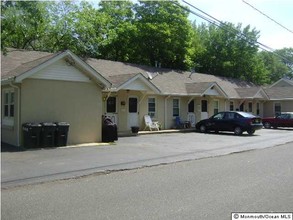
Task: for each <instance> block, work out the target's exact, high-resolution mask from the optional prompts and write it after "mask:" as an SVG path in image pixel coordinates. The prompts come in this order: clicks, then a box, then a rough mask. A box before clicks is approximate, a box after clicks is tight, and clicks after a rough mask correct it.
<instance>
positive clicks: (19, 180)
mask: <svg viewBox="0 0 293 220" xmlns="http://www.w3.org/2000/svg"><path fill="white" fill-rule="evenodd" d="M292 132H293V130H292V129H277V130H273V129H269V130H267V129H262V130H260V131H257V132H256V133H255V135H253V136H248V135H247V134H246V135H242V136H235V135H233V134H232V133H223V134H214V133H211V134H201V133H194V132H191V133H171V134H158V135H141V136H136V137H125V138H119V140H118V141H117V142H116V143H115V144H113V145H105V146H90V147H74V146H73V148H72V147H65V148H55V149H54V148H49V149H38V150H28V151H24V152H2V154H1V160H2V161H1V165H2V167H1V183H2V186H1V187H2V188H7V187H13V186H19V185H24V184H32V183H40V182H46V181H52V180H58V179H64V178H74V177H77V176H83V175H89V174H92V173H96V172H108V171H113V170H125V169H135V168H138V167H145V166H154V165H159V164H166V163H174V162H178V161H186V160H194V159H201V158H207V157H214V156H219V155H227V154H230V153H233V152H241V151H247V150H251V149H262V148H268V147H273V146H277V145H280V144H284V143H288V142H292V141H293V135H292V134H293V133H292Z"/></svg>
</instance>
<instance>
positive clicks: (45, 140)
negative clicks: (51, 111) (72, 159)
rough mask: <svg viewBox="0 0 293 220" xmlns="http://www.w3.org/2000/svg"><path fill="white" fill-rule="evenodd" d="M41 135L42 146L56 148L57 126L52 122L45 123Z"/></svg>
mask: <svg viewBox="0 0 293 220" xmlns="http://www.w3.org/2000/svg"><path fill="white" fill-rule="evenodd" d="M41 125H42V133H41V146H42V147H54V146H55V132H56V127H57V126H56V124H55V123H52V122H43V123H41Z"/></svg>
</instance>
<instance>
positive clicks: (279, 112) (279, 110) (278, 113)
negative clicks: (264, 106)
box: [274, 102, 282, 116]
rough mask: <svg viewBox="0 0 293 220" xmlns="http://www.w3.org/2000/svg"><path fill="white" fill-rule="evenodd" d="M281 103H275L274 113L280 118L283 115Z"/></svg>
mask: <svg viewBox="0 0 293 220" xmlns="http://www.w3.org/2000/svg"><path fill="white" fill-rule="evenodd" d="M281 109H282V107H281V103H278V102H277V103H275V106H274V111H275V115H276V116H278V115H280V114H281Z"/></svg>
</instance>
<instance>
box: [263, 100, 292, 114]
mask: <svg viewBox="0 0 293 220" xmlns="http://www.w3.org/2000/svg"><path fill="white" fill-rule="evenodd" d="M275 103H281V111H282V112H293V100H287V101H267V102H265V103H264V107H263V108H264V117H273V116H275Z"/></svg>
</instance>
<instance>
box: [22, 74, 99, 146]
mask: <svg viewBox="0 0 293 220" xmlns="http://www.w3.org/2000/svg"><path fill="white" fill-rule="evenodd" d="M21 103H22V108H21V124H23V123H25V122H61V121H65V122H68V123H69V124H70V129H69V135H68V144H78V143H88V142H99V141H101V115H102V93H101V89H100V88H99V87H98V86H97V85H95V84H94V83H85V82H69V81H58V80H40V79H26V80H24V81H23V83H22V90H21Z"/></svg>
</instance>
